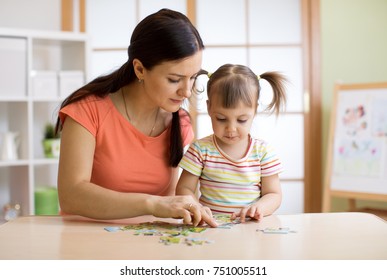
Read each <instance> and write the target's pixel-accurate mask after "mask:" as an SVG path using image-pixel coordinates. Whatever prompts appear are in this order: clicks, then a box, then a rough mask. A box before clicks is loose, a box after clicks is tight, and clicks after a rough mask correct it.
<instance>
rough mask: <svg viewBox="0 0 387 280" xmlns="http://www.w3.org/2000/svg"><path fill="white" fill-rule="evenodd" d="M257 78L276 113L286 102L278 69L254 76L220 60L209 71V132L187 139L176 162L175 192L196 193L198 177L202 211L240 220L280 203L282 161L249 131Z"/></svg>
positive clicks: (271, 209) (269, 211) (266, 212)
mask: <svg viewBox="0 0 387 280" xmlns="http://www.w3.org/2000/svg"><path fill="white" fill-rule="evenodd" d="M260 79H265V80H266V81H268V82H269V84H270V85H271V87H272V89H273V100H272V102H271V103H270V104H269V105H268V107H267V108H266V109H267V110H268V111H269V112H275V113H276V114H278V113H279V111H280V109H281V107H282V106H283V105H284V104H285V101H286V98H285V88H284V83H285V82H286V79H285V78H284V77H283V76H282V75H280V74H279V73H277V72H267V73H264V74H262V75H260V76H257V75H256V74H254V73H253V72H252V71H251V70H250V69H249V68H248V67H246V66H243V65H232V64H226V65H223V66H221V67H220V68H219V69H218V70H217V71H216V72H215V73H213V74H212V75H211V76H210V79H209V81H208V83H207V94H208V101H207V109H208V114H209V116H210V117H211V122H212V128H213V131H214V134H213V135H210V136H207V137H205V138H203V139H200V140H197V141H195V142H193V143H192V144H191V145H190V147H189V149H188V151H187V152H186V153H185V155H184V157H183V159H182V161H181V162H180V164H179V165H180V167H181V168H183V172H182V175H181V177H180V180H179V182H178V185H177V189H176V193H177V194H178V195H191V196H192V197H197V196H196V195H195V191H196V187H197V185H198V181H200V198H199V202H200V203H201V204H202V205H203V206H205V207H208V209H207V210H206V211H208V212H209V211H210V210H211V211H212V212H214V213H229V214H232V215H231V218H232V219H235V218H236V217H240V220H241V221H242V222H244V221H245V218H246V217H250V218H253V219H256V220H258V221H259V220H261V219H262V217H264V216H266V215H270V214H272V213H273V212H274V211H275V210H276V209H277V208H278V207H279V206H280V204H281V188H280V180H279V177H278V173H280V172H281V171H282V164H281V162H280V160H279V158H278V157H277V155H276V153H275V152H274V150H273V148H272V147H271V146H270V145H269V144H268V143H267V142H265V141H264V140H261V139H256V138H253V137H252V136H251V135H250V133H249V132H250V128H251V125H252V122H253V119H254V116H255V114H256V112H257V108H258V101H259V98H260V85H259V80H260Z"/></svg>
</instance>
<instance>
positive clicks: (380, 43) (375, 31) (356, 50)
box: [320, 0, 387, 211]
mask: <svg viewBox="0 0 387 280" xmlns="http://www.w3.org/2000/svg"><path fill="white" fill-rule="evenodd" d="M320 11H321V44H322V45H321V50H322V56H321V61H322V68H321V73H322V77H321V78H322V103H323V105H322V106H323V107H322V114H323V116H322V118H323V155H324V156H323V159H324V165H323V166H325V155H326V150H327V138H328V137H327V136H328V131H329V118H330V113H331V107H332V96H333V88H334V84H335V82H337V81H340V82H342V83H370V82H387V0H320ZM386 109H387V108H386ZM368 205H370V206H379V207H382V208H387V203H369V202H360V203H359V206H368ZM346 207H347V205H346V200H341V199H334V200H333V210H336V211H345V210H346Z"/></svg>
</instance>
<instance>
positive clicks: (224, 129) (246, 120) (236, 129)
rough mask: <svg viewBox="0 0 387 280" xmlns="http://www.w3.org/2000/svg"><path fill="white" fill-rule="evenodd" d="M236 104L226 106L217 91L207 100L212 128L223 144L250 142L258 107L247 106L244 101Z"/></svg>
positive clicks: (219, 142) (220, 143)
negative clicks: (230, 106) (233, 106)
mask: <svg viewBox="0 0 387 280" xmlns="http://www.w3.org/2000/svg"><path fill="white" fill-rule="evenodd" d="M214 90H215V91H216V89H214ZM236 105H237V106H235V108H224V107H223V106H222V102H221V99H220V98H219V94H218V93H217V92H213V93H212V94H211V100H210V101H207V109H208V114H209V115H210V117H211V122H212V129H213V131H214V134H215V136H216V138H217V141H218V144H219V145H221V146H230V145H236V144H241V145H245V144H246V143H248V140H249V137H248V136H249V133H250V129H251V125H252V123H253V120H254V116H255V112H256V107H255V106H247V105H246V104H244V103H243V102H242V101H240V102H239V103H238V104H236ZM246 141H247V142H246Z"/></svg>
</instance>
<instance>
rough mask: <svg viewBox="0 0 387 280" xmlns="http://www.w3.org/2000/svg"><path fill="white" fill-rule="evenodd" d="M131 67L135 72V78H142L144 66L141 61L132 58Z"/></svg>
mask: <svg viewBox="0 0 387 280" xmlns="http://www.w3.org/2000/svg"><path fill="white" fill-rule="evenodd" d="M133 69H134V73H136V76H137V79H138V80H143V79H144V70H145V67H144V65H142V62H141V61H140V60H138V59H137V58H135V59H133Z"/></svg>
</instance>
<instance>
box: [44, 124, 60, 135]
mask: <svg viewBox="0 0 387 280" xmlns="http://www.w3.org/2000/svg"><path fill="white" fill-rule="evenodd" d="M57 138H60V135H59V133H55V127H54V125H53V124H51V123H47V124H46V126H45V127H44V139H57Z"/></svg>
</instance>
